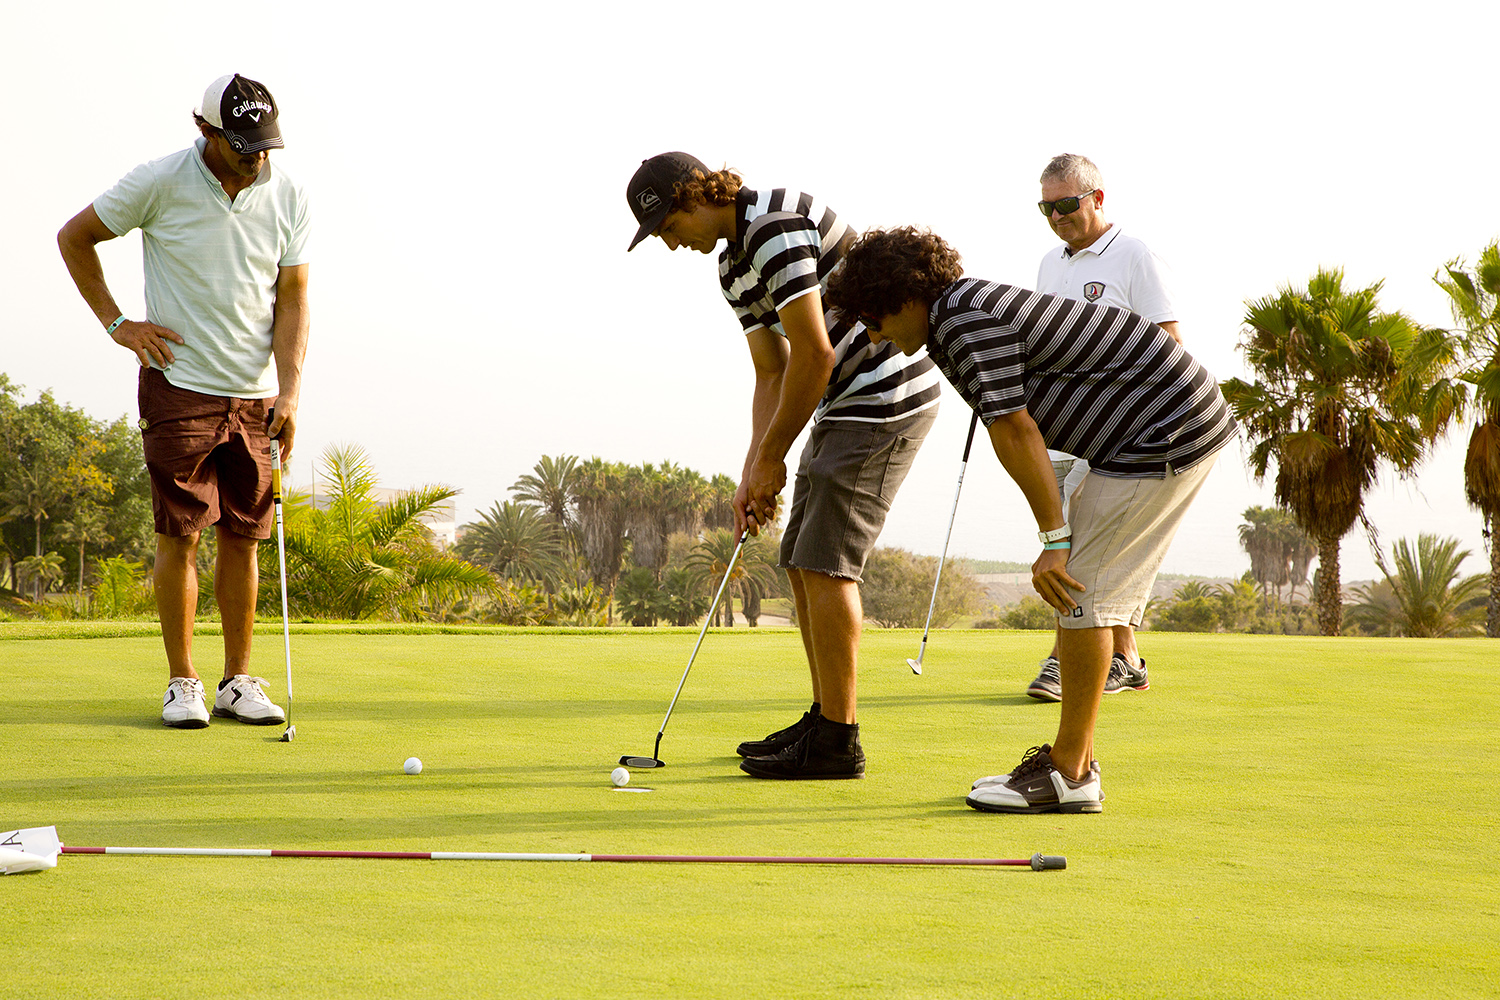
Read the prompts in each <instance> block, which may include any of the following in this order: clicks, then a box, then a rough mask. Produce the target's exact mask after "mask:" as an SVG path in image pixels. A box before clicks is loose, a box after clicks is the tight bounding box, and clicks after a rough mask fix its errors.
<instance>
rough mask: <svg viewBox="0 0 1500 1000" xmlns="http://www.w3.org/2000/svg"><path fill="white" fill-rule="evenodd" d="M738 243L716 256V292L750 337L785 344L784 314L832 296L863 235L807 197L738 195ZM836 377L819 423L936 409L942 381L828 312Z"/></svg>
mask: <svg viewBox="0 0 1500 1000" xmlns="http://www.w3.org/2000/svg"><path fill="white" fill-rule="evenodd" d="M735 215H736V224H735V238H734V242H732V243H730V244H728V245H727V246H726V247H725V248H724V250H723V252H722V253H720V254H719V284H720V286H721V287H722V288H723V290H724V298H725V299H727V300H728V301H729V305H730V307H731V308H733V309H734V312H735V315H736V316H738V317H739V320H740V326H741V327H742V328H743V329H744V332H745V333H747V334H748V333H752V332H753V331H755V330H759V329H761V328H766V329H769V330H771V331H773V332H775V333H778V334H780V335H781V336H783V337H785V336H786V330H785V329H783V328H782V325H781V319H780V316H779V311H780V310H781V308H782V307H783V306H785V305H786V304H787V303H788V302H791V301H793V300H794V299H797V298H800V297H801V296H803V295H807V294H809V293H810V292H814V291H816V292H819V293H820V294H821V293H823V292H825V291H826V290H827V287H826V286H827V281H828V275H829V274H830V273H831V272H832V271H833V269H834V266H835V265H837V264H838V262H839V261H841V260H843V259H844V253H845V251H847V250H848V249H849V247H850V245H852V244H853V243H854V240H855V238H856V236H857V235H858V234H857V233H855V231H854V230H853V229H852V228H851V227H850V226H849V224H848V223H846V222H843V221H841V220H840V219H839V218H838V216H836V215H834V213H833V210H832V209H831V208H829V207H828V206H826V205H824V204H823V203H822V202H821V201H819V200H818V199H816V198H814V197H813V196H812V195H810V194H804V193H802V192H800V191H792V190H788V189H785V188H776V189H774V190H770V191H752V190H750V189H749V188H743V187H742V188H740V192H739V195H738V197H737V199H736V204H735ZM823 322H824V324H825V325H826V326H827V328H828V340H829V342H830V343H831V344H832V345H833V351H834V364H833V373H832V374H831V375H830V376H829V378H828V391H827V392H825V393H824V394H823V399H822V401H821V402H820V403H819V404H818V409H817V412H816V413H814V415H813V419H814V420H822V419H825V418H827V419H835V420H860V421H865V422H867V423H884V422H887V421H891V420H897V419H900V418H902V417H906V416H910V415H911V414H913V413H916V412H917V411H919V410H925V409H927V408H928V407H930V406H934V405H936V404H937V401H938V394H939V392H940V391H941V389H940V385H941V380H940V379H939V378H938V372H937V369H936V368H935V367H934V366H933V364H932V361H931V360H930V359H928V358H927V357H926V356H925V355H921V354H919V355H918V356H917V357H911V358H908V357H906V356H905V355H904V354H902V353H901V352H900V351H899V350H897V349H896V348H895V346H894V345H892V344H881V345H879V346H876V345H874V344H872V343H870V338H869V337H868V336H866V334H865V328H864V327H863V326H861V325H860V324H858V323H852V324H851V323H848V322H845V321H844V320H843V319H842V318H840V317H839V315H838V314H837V313H836V312H834V311H833V310H831V309H828V308H826V307H825V309H824V313H823Z"/></svg>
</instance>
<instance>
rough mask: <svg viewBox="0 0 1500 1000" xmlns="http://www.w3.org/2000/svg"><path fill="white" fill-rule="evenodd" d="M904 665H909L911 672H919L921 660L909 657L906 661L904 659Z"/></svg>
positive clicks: (920, 670)
mask: <svg viewBox="0 0 1500 1000" xmlns="http://www.w3.org/2000/svg"><path fill="white" fill-rule="evenodd" d="M906 665H907V666H908V667H911V672H912V673H914V674H920V673H921V672H922V661H921V660H913V659H911V658H908V659H907V661H906Z"/></svg>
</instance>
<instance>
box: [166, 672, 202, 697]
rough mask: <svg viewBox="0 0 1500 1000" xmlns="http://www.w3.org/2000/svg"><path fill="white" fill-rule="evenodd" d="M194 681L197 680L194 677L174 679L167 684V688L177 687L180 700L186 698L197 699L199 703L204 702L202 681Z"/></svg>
mask: <svg viewBox="0 0 1500 1000" xmlns="http://www.w3.org/2000/svg"><path fill="white" fill-rule="evenodd" d="M194 681H195V678H192V677H173V678H172V679H171V680H170V681H168V682H167V686H168V687H175V688H176V689H177V696H178V697H179V698H184V699H187V700H193V699H197V700H199V701H202V700H203V683H202V682H201V681H198V682H197V683H194Z"/></svg>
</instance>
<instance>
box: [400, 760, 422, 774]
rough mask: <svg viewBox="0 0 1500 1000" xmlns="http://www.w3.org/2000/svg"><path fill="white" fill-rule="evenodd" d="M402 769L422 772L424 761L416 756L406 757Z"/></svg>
mask: <svg viewBox="0 0 1500 1000" xmlns="http://www.w3.org/2000/svg"><path fill="white" fill-rule="evenodd" d="M401 770H403V771H405V772H406V773H407V774H421V773H422V761H421V760H420V759H418V758H416V757H408V758H406V763H405V764H402V765H401Z"/></svg>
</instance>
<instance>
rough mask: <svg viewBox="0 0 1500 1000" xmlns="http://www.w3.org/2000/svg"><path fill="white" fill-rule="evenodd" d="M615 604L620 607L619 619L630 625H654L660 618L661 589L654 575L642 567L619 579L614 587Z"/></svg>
mask: <svg viewBox="0 0 1500 1000" xmlns="http://www.w3.org/2000/svg"><path fill="white" fill-rule="evenodd" d="M615 603H616V604H618V605H619V606H620V617H622V618H624V619H625V620H626V621H628V622H629V623H630V624H631V625H634V626H636V627H641V626H644V625H655V624H656V621H657V619H658V618H660V617H661V604H662V600H661V588H660V587H659V586H658V584H657V582H656V574H654V573H652V572H651V571H650V570H649V569H647V568H646V567H644V566H637V567H636V568H635V569H633V570H631V571H630V572H629V573H626V574H625V575H624V576H622V577H620V582H619V585H618V586H616V587H615Z"/></svg>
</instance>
